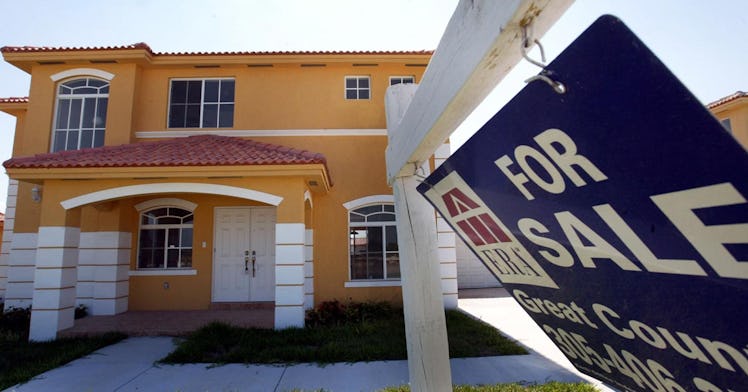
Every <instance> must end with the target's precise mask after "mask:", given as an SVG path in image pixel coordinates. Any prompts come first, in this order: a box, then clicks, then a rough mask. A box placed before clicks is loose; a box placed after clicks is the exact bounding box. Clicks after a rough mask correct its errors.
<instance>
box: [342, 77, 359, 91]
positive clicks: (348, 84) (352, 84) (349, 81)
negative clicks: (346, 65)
mask: <svg viewBox="0 0 748 392" xmlns="http://www.w3.org/2000/svg"><path fill="white" fill-rule="evenodd" d="M356 87H358V85H357V83H356V78H346V79H345V88H347V89H350V88H356Z"/></svg>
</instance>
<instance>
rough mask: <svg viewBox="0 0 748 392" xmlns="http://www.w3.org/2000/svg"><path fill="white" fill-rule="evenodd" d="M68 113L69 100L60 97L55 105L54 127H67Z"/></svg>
mask: <svg viewBox="0 0 748 392" xmlns="http://www.w3.org/2000/svg"><path fill="white" fill-rule="evenodd" d="M69 114H70V100H69V99H61V100H60V102H59V103H58V105H57V126H56V127H55V128H56V129H67V127H68V115H69Z"/></svg>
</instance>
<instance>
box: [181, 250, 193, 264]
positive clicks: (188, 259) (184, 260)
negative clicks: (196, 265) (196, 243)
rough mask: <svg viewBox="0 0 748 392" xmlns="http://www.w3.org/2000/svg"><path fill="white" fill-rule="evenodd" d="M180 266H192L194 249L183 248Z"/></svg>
mask: <svg viewBox="0 0 748 392" xmlns="http://www.w3.org/2000/svg"><path fill="white" fill-rule="evenodd" d="M179 267H180V268H190V267H192V250H191V249H182V254H181V256H180V258H179Z"/></svg>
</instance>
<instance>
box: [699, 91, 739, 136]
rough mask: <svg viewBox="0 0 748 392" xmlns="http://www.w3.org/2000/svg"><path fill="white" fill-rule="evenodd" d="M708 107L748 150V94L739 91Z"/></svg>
mask: <svg viewBox="0 0 748 392" xmlns="http://www.w3.org/2000/svg"><path fill="white" fill-rule="evenodd" d="M706 107H707V109H709V110H710V111H711V112H712V114H714V116H715V117H717V120H719V121H720V122H721V123H722V126H723V127H725V130H727V132H730V134H732V136H733V137H735V140H737V141H738V143H740V144H741V145H742V146H743V147H745V148H748V93H746V92H743V91H737V92H735V94H730V95H728V96H726V97H722V98H720V99H718V100H716V101H714V102H712V103H710V104H708V105H706Z"/></svg>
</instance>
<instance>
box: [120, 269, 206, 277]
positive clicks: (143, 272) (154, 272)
mask: <svg viewBox="0 0 748 392" xmlns="http://www.w3.org/2000/svg"><path fill="white" fill-rule="evenodd" d="M129 275H130V276H190V275H197V270H196V269H194V268H183V269H153V268H144V269H139V270H130V271H129Z"/></svg>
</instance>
